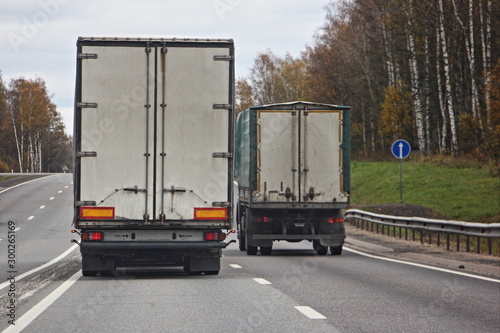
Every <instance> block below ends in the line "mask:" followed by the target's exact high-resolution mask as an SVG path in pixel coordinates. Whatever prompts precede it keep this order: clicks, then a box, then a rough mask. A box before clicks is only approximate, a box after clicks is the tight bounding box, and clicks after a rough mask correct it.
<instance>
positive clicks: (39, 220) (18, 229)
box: [0, 174, 73, 280]
mask: <svg viewBox="0 0 500 333" xmlns="http://www.w3.org/2000/svg"><path fill="white" fill-rule="evenodd" d="M72 182H73V178H72V175H71V174H55V175H49V176H46V177H42V178H38V179H35V180H31V181H29V182H27V183H24V184H22V185H20V186H15V187H12V188H9V189H7V190H3V191H2V192H1V193H0V239H1V240H0V248H1V251H0V253H1V255H0V257H1V258H0V272H2V275H1V276H2V277H3V276H4V275H5V274H6V272H7V271H8V269H7V243H8V239H7V235H8V234H7V232H8V222H9V221H13V222H14V223H15V245H16V248H15V250H16V253H15V255H16V270H17V272H18V274H22V273H24V272H27V271H29V270H31V269H33V268H35V267H38V266H40V265H42V264H45V263H47V262H48V261H50V260H52V259H54V258H55V257H57V256H59V255H60V254H61V253H63V252H64V251H65V250H67V249H68V248H70V247H71V246H72V244H71V243H70V239H71V233H70V232H71V223H72V218H73V210H72V205H73V185H72ZM2 280H3V279H2Z"/></svg>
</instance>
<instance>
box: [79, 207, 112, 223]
mask: <svg viewBox="0 0 500 333" xmlns="http://www.w3.org/2000/svg"><path fill="white" fill-rule="evenodd" d="M80 218H81V219H89V220H97V219H104V220H112V219H114V218H115V207H80Z"/></svg>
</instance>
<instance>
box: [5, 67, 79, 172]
mask: <svg viewBox="0 0 500 333" xmlns="http://www.w3.org/2000/svg"><path fill="white" fill-rule="evenodd" d="M64 128H65V126H64V123H63V121H62V117H61V114H60V113H59V112H58V111H57V108H56V105H55V104H54V103H53V102H52V101H51V99H50V96H49V93H48V91H47V88H46V86H45V82H44V81H43V80H42V79H41V78H36V79H25V78H17V79H12V80H11V81H10V82H9V83H8V84H5V83H4V82H3V79H2V76H1V72H0V172H62V171H70V170H71V166H72V162H71V160H72V149H71V146H72V140H71V137H70V136H68V135H66V133H65V132H64Z"/></svg>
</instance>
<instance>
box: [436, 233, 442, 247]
mask: <svg viewBox="0 0 500 333" xmlns="http://www.w3.org/2000/svg"><path fill="white" fill-rule="evenodd" d="M437 245H438V247H439V245H441V233H440V232H439V231H438V238H437Z"/></svg>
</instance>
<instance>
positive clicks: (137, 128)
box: [75, 40, 234, 226]
mask: <svg viewBox="0 0 500 333" xmlns="http://www.w3.org/2000/svg"><path fill="white" fill-rule="evenodd" d="M78 54H79V56H78V70H77V95H76V96H77V101H76V108H75V143H76V144H75V150H76V155H77V165H76V166H75V188H76V191H75V199H76V210H77V211H76V212H75V213H76V215H77V216H78V214H79V213H78V207H80V206H94V205H95V206H101V207H112V208H113V209H114V212H115V219H117V220H125V221H127V220H133V221H137V220H142V221H146V222H147V221H166V222H175V221H186V222H189V221H191V222H199V223H202V222H207V221H212V222H213V221H215V222H213V223H212V225H214V226H215V225H218V226H229V224H230V220H231V215H232V214H231V209H230V207H231V205H232V204H231V203H232V191H233V190H232V184H233V179H232V172H230V170H232V152H233V144H232V139H231V138H232V135H233V132H232V131H233V125H232V123H233V84H234V79H233V77H234V70H233V68H234V64H233V46H232V41H231V42H228V41H226V42H214V43H209V42H205V43H197V42H185V43H176V42H172V41H170V42H159V41H157V42H154V41H152V42H150V43H146V42H142V41H134V42H131V43H128V42H126V41H121V42H111V41H100V42H94V41H89V40H83V41H79V51H78ZM203 208H210V209H215V210H214V213H211V212H210V209H207V210H201V211H202V212H203V214H201V215H200V216H198V219H199V221H194V220H196V219H197V216H195V211H196V210H197V209H203ZM218 208H221V209H220V210H217V209H218ZM226 208H228V209H226ZM224 209H226V210H224ZM224 211H226V212H227V213H226V216H222V215H221V212H224ZM216 220H217V221H219V223H216V222H217V221H216ZM207 223H208V222H207Z"/></svg>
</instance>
